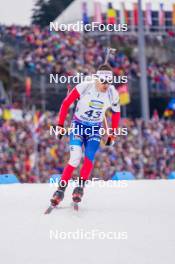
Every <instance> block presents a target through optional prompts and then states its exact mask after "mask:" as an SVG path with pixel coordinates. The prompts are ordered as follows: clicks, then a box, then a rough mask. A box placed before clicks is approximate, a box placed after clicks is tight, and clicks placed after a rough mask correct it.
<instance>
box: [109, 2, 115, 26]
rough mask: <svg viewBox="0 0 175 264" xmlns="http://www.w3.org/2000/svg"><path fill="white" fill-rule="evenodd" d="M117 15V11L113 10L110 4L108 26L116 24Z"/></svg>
mask: <svg viewBox="0 0 175 264" xmlns="http://www.w3.org/2000/svg"><path fill="white" fill-rule="evenodd" d="M116 19H117V13H116V10H115V9H114V8H113V6H112V3H111V2H109V3H108V10H107V23H108V24H116Z"/></svg>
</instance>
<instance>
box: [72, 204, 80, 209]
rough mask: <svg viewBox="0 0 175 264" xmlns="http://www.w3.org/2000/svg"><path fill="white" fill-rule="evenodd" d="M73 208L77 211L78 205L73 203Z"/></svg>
mask: <svg viewBox="0 0 175 264" xmlns="http://www.w3.org/2000/svg"><path fill="white" fill-rule="evenodd" d="M73 207H74V210H75V211H78V209H79V207H78V204H77V203H74V205H73Z"/></svg>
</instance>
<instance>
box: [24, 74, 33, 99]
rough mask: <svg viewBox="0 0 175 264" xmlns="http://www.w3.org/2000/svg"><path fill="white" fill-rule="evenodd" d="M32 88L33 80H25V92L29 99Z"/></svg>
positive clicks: (28, 78) (27, 78)
mask: <svg viewBox="0 0 175 264" xmlns="http://www.w3.org/2000/svg"><path fill="white" fill-rule="evenodd" d="M31 86H32V80H31V78H30V77H26V79H25V92H26V96H27V97H30V95H31Z"/></svg>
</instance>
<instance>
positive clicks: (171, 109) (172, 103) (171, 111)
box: [164, 98, 175, 117]
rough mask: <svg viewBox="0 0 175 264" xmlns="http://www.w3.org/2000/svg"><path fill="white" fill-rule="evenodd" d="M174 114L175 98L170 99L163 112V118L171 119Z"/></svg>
mask: <svg viewBox="0 0 175 264" xmlns="http://www.w3.org/2000/svg"><path fill="white" fill-rule="evenodd" d="M174 113H175V98H173V99H171V100H170V102H169V103H168V106H167V108H166V109H165V111H164V117H171V116H173V115H174Z"/></svg>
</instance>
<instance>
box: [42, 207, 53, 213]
mask: <svg viewBox="0 0 175 264" xmlns="http://www.w3.org/2000/svg"><path fill="white" fill-rule="evenodd" d="M52 210H53V207H52V206H49V207H48V208H47V210H46V211H45V212H44V214H50V213H51V211H52Z"/></svg>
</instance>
